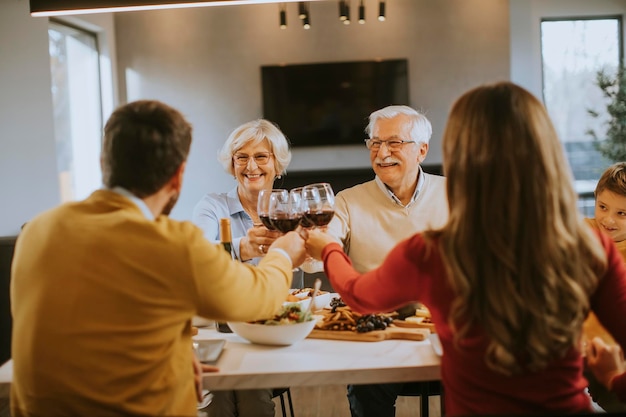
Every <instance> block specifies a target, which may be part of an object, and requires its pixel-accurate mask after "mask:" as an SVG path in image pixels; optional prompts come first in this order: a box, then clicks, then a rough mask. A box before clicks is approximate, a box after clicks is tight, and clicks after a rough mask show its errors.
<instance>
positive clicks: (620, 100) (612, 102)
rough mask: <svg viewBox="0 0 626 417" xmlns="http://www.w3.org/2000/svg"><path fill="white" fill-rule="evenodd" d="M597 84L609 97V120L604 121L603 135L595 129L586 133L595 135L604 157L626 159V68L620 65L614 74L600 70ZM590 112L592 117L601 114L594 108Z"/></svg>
mask: <svg viewBox="0 0 626 417" xmlns="http://www.w3.org/2000/svg"><path fill="white" fill-rule="evenodd" d="M596 84H597V85H598V87H599V88H600V89H601V90H602V93H603V95H604V97H606V98H607V104H606V114H607V117H608V120H607V121H606V122H605V123H603V124H605V125H607V129H606V132H602V136H601V137H599V136H598V134H597V133H596V132H595V130H593V129H589V130H587V132H586V133H587V134H589V135H591V136H592V137H593V139H594V146H595V148H596V149H597V150H598V152H600V154H601V155H602V156H603V157H605V158H607V159H609V160H611V161H612V162H619V161H626V69H625V68H624V67H620V68H618V70H617V71H616V73H615V74H614V75H611V74H610V73H609V72H608V71H606V70H600V71H598V73H597V74H596ZM588 112H589V114H590V115H591V116H592V117H596V118H597V117H600V116H601V114H600V113H599V112H597V111H594V110H588Z"/></svg>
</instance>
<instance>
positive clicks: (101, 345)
mask: <svg viewBox="0 0 626 417" xmlns="http://www.w3.org/2000/svg"><path fill="white" fill-rule="evenodd" d="M190 144H191V126H190V124H189V123H188V122H187V121H186V120H185V119H184V117H183V116H182V115H181V114H180V113H179V112H178V111H176V110H175V109H173V108H171V107H169V106H167V105H165V104H163V103H160V102H156V101H138V102H134V103H130V104H127V105H125V106H122V107H120V108H119V109H117V110H116V111H115V112H114V113H113V114H112V116H111V117H110V119H109V121H108V122H107V125H106V127H105V132H104V144H103V150H102V158H101V164H102V171H103V182H104V185H105V187H106V188H105V189H102V190H98V191H95V192H94V193H93V194H92V195H91V196H90V197H88V198H87V199H86V200H84V201H80V202H74V203H68V204H63V205H61V206H59V207H57V208H54V209H52V210H49V211H47V212H45V213H43V214H41V215H39V216H37V217H36V218H35V219H33V220H32V221H30V222H28V224H27V225H26V226H25V228H24V229H23V231H22V233H21V234H20V236H19V238H18V241H17V246H16V250H15V256H14V260H13V266H12V277H11V309H12V314H13V338H12V356H13V384H12V387H11V414H12V416H13V417H21V416H63V415H73V416H88V415H92V416H96V415H97V416H115V415H125V416H127V415H150V416H155V415H169V416H195V415H196V401H197V398H198V395H197V392H198V389H199V388H200V387H198V386H197V382H195V381H199V379H200V378H199V376H198V375H196V379H195V380H194V371H195V372H196V374H197V372H198V367H197V362H195V361H194V358H193V353H192V342H191V330H192V329H191V318H192V317H193V316H194V315H200V316H204V317H207V318H212V319H216V320H222V321H226V320H234V321H245V320H253V319H260V318H264V317H270V316H272V315H273V314H274V313H275V312H276V311H277V310H278V309H279V308H280V306H281V304H282V302H283V300H284V299H285V296H286V294H287V291H288V289H289V286H290V282H291V277H292V268H293V266H294V265H298V264H300V263H301V262H302V261H303V259H304V256H305V254H304V242H303V241H302V239H301V238H300V236H299V235H298V234H297V233H295V232H294V233H290V234H287V235H285V236H284V237H282V238H280V239H278V240H276V242H275V243H274V244H273V245H272V246H271V247H270V249H269V251H268V253H267V255H266V256H265V257H264V258H263V260H262V261H261V262H260V263H259V265H258V267H253V266H250V265H246V264H242V263H238V262H235V261H233V260H231V259H230V255H229V254H227V253H226V252H225V251H224V250H223V249H222V248H221V247H220V246H219V245H215V244H212V243H209V242H208V241H207V240H206V239H205V238H204V237H203V235H202V231H201V230H200V229H198V228H197V227H195V226H194V225H193V224H191V223H189V222H179V221H174V220H172V219H170V218H168V217H167V214H168V213H169V211H170V210H171V209H172V207H173V206H174V204H175V202H176V200H177V197H178V195H179V193H180V190H181V187H182V179H183V171H184V169H185V161H186V159H187V155H188V153H189V148H190ZM250 294H252V295H250Z"/></svg>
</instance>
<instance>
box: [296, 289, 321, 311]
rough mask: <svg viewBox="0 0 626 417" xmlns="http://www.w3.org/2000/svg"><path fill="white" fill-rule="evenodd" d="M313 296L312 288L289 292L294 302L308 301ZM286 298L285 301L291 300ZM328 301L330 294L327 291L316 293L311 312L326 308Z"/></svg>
mask: <svg viewBox="0 0 626 417" xmlns="http://www.w3.org/2000/svg"><path fill="white" fill-rule="evenodd" d="M312 296H313V288H299V289H294V290H291V297H295V298H296V300H310V299H311V297H312ZM291 297H288V298H287V299H288V300H289V299H291ZM329 301H330V293H329V292H328V291H318V292H317V295H316V296H315V301H314V303H313V311H318V310H321V309H323V308H324V307H326V305H327V304H328V302H329Z"/></svg>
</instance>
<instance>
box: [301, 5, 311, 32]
mask: <svg viewBox="0 0 626 417" xmlns="http://www.w3.org/2000/svg"><path fill="white" fill-rule="evenodd" d="M302 27H303V28H304V29H306V30H309V29H311V10H310V9H309V3H306V6H305V8H304V19H302Z"/></svg>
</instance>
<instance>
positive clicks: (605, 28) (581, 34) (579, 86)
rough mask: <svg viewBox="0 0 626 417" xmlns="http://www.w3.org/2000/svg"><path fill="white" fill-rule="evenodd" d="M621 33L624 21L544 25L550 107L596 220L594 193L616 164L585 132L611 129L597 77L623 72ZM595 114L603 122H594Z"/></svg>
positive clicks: (585, 208) (586, 207)
mask: <svg viewBox="0 0 626 417" xmlns="http://www.w3.org/2000/svg"><path fill="white" fill-rule="evenodd" d="M621 33H622V28H621V19H620V18H619V17H608V18H578V19H567V20H565V19H558V20H553V19H551V20H548V19H545V20H543V21H542V22H541V56H542V67H543V68H542V69H543V96H544V102H545V104H546V108H547V109H548V112H549V113H550V117H551V118H552V121H553V123H554V126H555V128H556V130H557V132H558V134H559V137H560V138H561V140H562V141H563V144H564V147H565V150H566V153H567V157H568V159H569V163H570V166H571V168H572V171H573V174H574V178H575V180H576V188H577V191H578V192H579V195H580V196H581V200H580V202H579V205H580V209H581V211H582V212H583V214H585V215H591V216H592V215H593V204H594V202H593V190H594V189H595V185H596V183H597V181H598V179H599V177H600V175H601V174H602V172H603V171H604V169H606V167H608V165H610V164H611V161H608V160H606V159H604V158H603V157H602V156H601V155H600V153H599V152H598V151H596V149H595V147H594V144H593V139H592V137H591V136H589V135H587V134H586V133H585V132H587V131H588V130H589V129H593V130H595V131H596V132H603V131H604V130H606V129H605V127H604V122H605V121H606V120H607V114H606V101H605V98H604V97H603V95H602V91H601V90H600V88H599V87H598V86H597V85H596V84H595V80H596V74H597V72H598V71H599V70H601V69H603V70H606V71H609V72H610V73H615V71H616V70H617V68H618V66H619V64H620V62H621V58H622V42H621ZM590 109H591V110H594V111H597V112H599V113H600V117H598V118H593V117H591V116H590V115H589V114H588V110H590Z"/></svg>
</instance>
